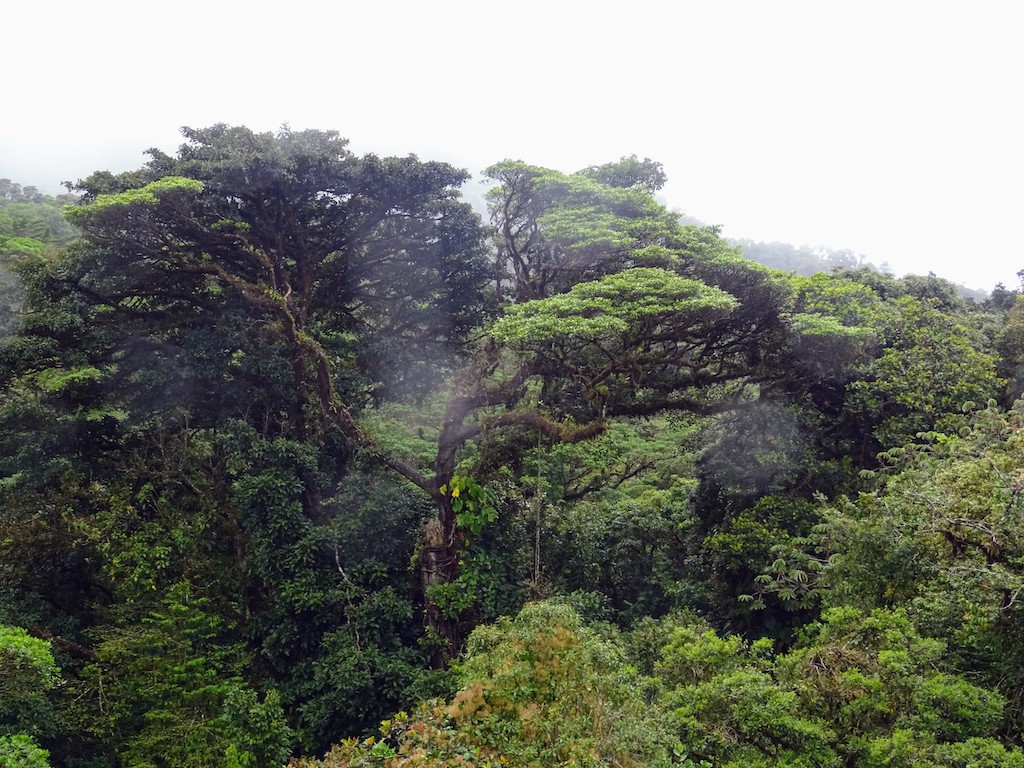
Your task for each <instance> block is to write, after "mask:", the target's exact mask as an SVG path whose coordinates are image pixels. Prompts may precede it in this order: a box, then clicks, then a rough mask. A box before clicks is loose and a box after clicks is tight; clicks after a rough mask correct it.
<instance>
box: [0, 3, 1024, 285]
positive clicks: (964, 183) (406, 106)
mask: <svg viewBox="0 0 1024 768" xmlns="http://www.w3.org/2000/svg"><path fill="white" fill-rule="evenodd" d="M8 5H9V6H14V7H13V8H11V7H6V8H5V10H4V12H3V19H2V22H0V24H2V26H3V31H4V34H3V37H4V44H3V49H4V71H5V76H4V85H3V88H2V90H0V93H2V102H0V103H3V105H4V107H5V109H4V116H3V119H2V120H0V177H4V176H5V177H8V178H11V179H13V180H15V181H18V182H20V183H22V184H35V185H36V186H38V187H40V188H42V189H44V190H45V191H47V192H59V191H61V190H60V187H59V182H60V181H62V180H64V179H74V178H79V177H81V176H84V175H86V174H88V173H90V172H91V171H93V170H98V169H109V170H112V171H120V170H127V169H129V168H135V167H138V166H139V165H141V164H142V162H144V157H143V156H142V150H144V149H145V148H146V147H149V146H158V147H160V148H162V149H165V150H167V151H173V150H174V149H175V148H176V147H177V145H178V144H179V143H180V135H179V134H178V128H179V127H180V126H182V125H192V126H199V127H201V126H206V125H210V124H212V123H215V122H227V123H233V124H245V125H248V126H250V127H251V128H254V129H258V130H274V129H276V128H278V127H279V126H280V125H281V124H283V123H288V124H290V125H291V127H292V128H296V129H301V128H323V129H335V130H338V131H339V132H340V133H341V134H342V135H343V136H347V137H348V138H350V139H351V141H352V148H353V149H354V150H356V151H358V152H366V151H374V152H378V153H381V154H407V153H409V152H415V153H417V154H419V155H420V156H421V157H422V158H425V159H442V160H449V161H452V162H455V163H457V164H459V165H461V166H463V167H466V168H468V169H469V170H470V171H472V172H473V173H475V174H476V173H478V172H479V171H480V170H481V169H483V168H484V167H486V166H487V165H490V164H491V163H494V162H497V161H498V160H502V159H504V158H517V159H522V160H526V161H528V162H531V163H534V164H538V165H546V166H549V167H553V168H558V169H560V170H565V171H572V170H577V169H579V168H581V167H584V166H587V165H591V164H596V163H603V162H608V161H612V160H616V159H618V158H619V157H621V156H623V155H629V154H634V153H635V154H637V155H640V156H641V157H644V156H649V157H652V158H654V159H656V160H660V161H661V162H662V163H664V165H665V168H666V171H667V172H668V175H669V184H668V186H667V187H666V189H665V190H664V195H665V196H666V197H667V199H668V201H669V204H670V205H671V206H673V207H676V208H679V209H681V210H683V211H685V212H686V213H688V214H691V215H693V216H696V217H698V218H700V219H702V220H704V221H706V222H708V223H713V224H721V225H723V227H724V230H723V231H724V234H725V235H727V236H729V237H737V238H739V237H749V238H752V239H756V240H779V241H784V242H791V243H794V244H812V245H826V246H829V247H833V248H849V249H852V250H854V251H859V252H862V253H864V254H865V255H866V256H867V258H868V259H869V260H870V261H872V262H874V263H876V264H880V263H881V262H888V263H889V264H890V266H891V267H892V268H893V269H894V270H895V271H896V272H897V273H903V272H907V271H914V272H919V273H925V272H928V271H929V270H931V271H934V272H936V273H937V274H939V275H941V276H943V277H948V278H950V279H953V280H955V281H957V282H962V283H965V284H967V285H969V286H971V287H976V288H984V289H991V288H992V286H993V285H994V284H995V283H996V282H997V281H1003V282H1004V283H1006V284H1007V285H1008V286H1011V287H1015V286H1016V285H1017V278H1016V272H1017V270H1018V269H1021V268H1024V248H1022V247H1021V244H1020V241H1021V232H1020V230H1021V221H1020V217H1021V214H1022V211H1024V186H1022V183H1024V98H1022V97H1024V84H1022V76H1024V44H1022V43H1024V41H1022V39H1021V36H1022V31H1024V24H1022V22H1024V4H1022V3H1019V2H1012V1H1010V0H1007V1H1006V2H984V1H981V2H972V3H966V2H960V3H952V2H944V1H943V0H932V1H931V2H911V1H910V0H902V1H901V0H887V1H886V2H871V1H867V0H861V1H860V2H856V3H845V2H844V3H839V2H825V1H824V0H816V1H814V2H780V1H778V0H776V1H773V2H765V1H764V0H761V1H749V2H725V1H724V0H718V1H715V0H708V1H707V2H671V1H670V0H661V2H653V1H650V0H632V1H631V2H615V3H612V2H603V1H599V0H592V1H591V2H576V1H575V0H545V1H544V2H536V1H535V0H517V1H516V2H500V3H499V2H493V1H491V2H488V1H487V0H467V1H465V2H456V1H446V0H435V2H431V3H428V2H413V1H412V0H393V1H392V2H386V1H385V0H377V1H376V2H372V3H371V2H368V1H365V0H361V1H360V2H359V3H353V2H346V1H345V0H334V2H331V1H330V0H320V2H311V1H310V0H289V2H286V3H280V4H278V5H273V6H272V5H269V4H266V3H260V2H254V1H253V0H249V1H248V2H237V1H234V0H232V1H227V0H204V1H203V2H197V1H196V0H174V1H173V2H170V1H169V0H145V1H143V0H131V2H114V1H113V0H90V2H83V1H82V0H73V2H71V1H69V0H50V1H49V2H45V1H43V0H40V1H39V2H33V1H32V0H13V2H11V3H9V4H8Z"/></svg>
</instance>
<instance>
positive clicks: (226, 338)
mask: <svg viewBox="0 0 1024 768" xmlns="http://www.w3.org/2000/svg"><path fill="white" fill-rule="evenodd" d="M183 135H184V143H183V144H182V146H181V147H180V148H179V150H178V151H177V153H176V154H174V155H169V154H166V153H163V152H160V151H157V150H150V151H149V160H148V162H147V163H146V164H145V165H143V166H142V167H141V168H139V169H137V170H134V171H129V172H126V173H121V174H112V173H109V172H106V171H100V172H97V173H95V174H93V175H91V176H89V177H88V178H86V179H82V180H80V181H78V182H76V183H75V184H74V185H72V190H71V192H72V193H73V194H69V195H63V196H60V197H58V198H54V197H50V196H47V195H42V194H40V193H39V192H38V191H37V190H35V189H34V188H33V187H22V186H20V185H19V184H15V183H13V182H10V181H9V180H2V181H0V329H2V337H0V387H2V389H3V396H2V398H0V424H2V429H0V764H3V765H8V764H9V765H17V766H33V767H35V766H47V765H52V766H69V767H72V768H106V767H111V768H119V767H120V766H154V767H159V768H164V766H166V767H167V768H172V767H175V766H222V767H223V768H264V767H265V766H283V765H285V764H287V763H289V761H291V764H292V765H295V766H304V767H306V768H314V767H316V768H320V767H321V766H323V767H324V768H327V767H328V766H329V767H331V768H341V767H342V766H346V767H347V766H370V765H384V766H392V767H393V768H397V767H399V766H402V767H404V766H414V765H419V766H438V767H440V766H449V765H463V766H474V765H477V766H487V765H492V766H493V765H517V766H553V765H565V766H569V765H575V766H684V767H692V766H736V767H737V768H739V766H777V767H778V768H783V767H784V766H787V767H788V766H836V767H837V768H838V767H839V766H865V767H868V768H871V767H874V766H907V767H908V768H909V767H910V766H942V767H943V768H945V767H946V766H948V767H949V768H967V766H979V767H980V766H990V765H991V766H996V765H999V766H1018V765H1024V752H1022V751H1021V747H1022V744H1021V740H1020V730H1021V729H1020V722H1021V717H1022V713H1024V674H1022V672H1021V670H1022V669H1024V641H1022V638H1024V624H1022V619H1024V613H1022V608H1021V600H1020V596H1021V592H1022V590H1024V581H1022V575H1024V572H1022V563H1024V552H1022V551H1021V549H1020V546H1019V545H1020V541H1021V538H1022V536H1021V524H1020V520H1021V513H1022V511H1024V508H1022V506H1021V505H1022V501H1021V499H1022V496H1021V493H1022V491H1024V475H1022V472H1024V470H1022V469H1021V467H1024V455H1021V444H1020V438H1019V435H1020V434H1022V433H1021V431H1020V430H1021V427H1022V424H1024V422H1022V419H1024V414H1022V411H1021V406H1020V405H1019V404H1016V403H1015V400H1016V398H1017V396H1019V395H1020V393H1021V390H1022V386H1024V385H1022V383H1021V382H1022V371H1024V335H1022V322H1021V317H1022V314H1021V313H1022V312H1024V310H1022V306H1024V304H1022V300H1021V298H1020V293H1021V292H1020V290H1019V289H1016V288H1011V289H1008V288H1006V286H997V287H996V289H995V290H994V291H993V293H992V294H991V296H990V297H989V298H987V299H985V300H984V301H975V300H973V299H970V298H964V297H963V296H961V295H960V293H959V292H958V291H957V289H956V286H953V285H951V284H950V283H948V282H947V281H944V280H941V279H940V278H937V277H935V276H934V275H929V276H926V277H920V276H908V277H905V278H895V277H893V276H892V275H889V274H886V273H884V272H878V271H876V270H873V269H869V268H866V267H865V266H864V265H863V264H862V263H861V262H860V261H859V260H857V259H850V260H846V261H842V263H838V262H837V263H836V264H835V265H833V266H834V267H835V268H834V269H833V270H832V271H831V272H816V273H813V274H796V272H797V270H795V269H793V270H789V269H775V268H773V267H771V266H766V265H764V264H759V263H755V262H754V261H751V260H749V259H747V258H745V257H744V256H743V254H742V252H741V250H740V249H739V248H737V247H736V246H734V245H731V244H730V243H728V242H727V241H725V240H724V239H722V238H721V237H720V235H719V233H718V231H717V229H715V228H713V227H706V226H703V225H699V224H692V223H685V220H684V219H682V218H681V217H680V216H679V215H678V214H676V213H673V212H671V211H669V210H667V209H666V208H665V207H664V206H662V205H661V204H660V203H659V202H658V201H657V200H656V199H655V198H654V196H653V195H654V193H655V192H656V191H657V190H658V189H660V188H661V186H662V185H663V184H664V183H665V180H666V177H665V174H664V170H663V169H662V167H661V165H660V164H659V163H657V162H656V161H654V160H650V159H648V158H644V159H642V160H641V159H639V158H637V157H636V156H632V157H625V158H622V159H620V160H618V161H615V162H611V163H607V164H604V165H592V166H589V167H587V168H584V169H581V170H580V171H578V172H575V173H567V172H563V171H558V170H554V169H549V168H543V167H540V166H534V165H529V164H528V163H526V162H524V161H518V160H505V161H502V162H499V163H497V164H495V165H493V166H491V167H490V168H488V169H486V171H485V172H484V175H485V177H486V179H487V180H488V181H489V183H490V185H491V187H490V191H489V192H488V193H487V196H486V206H487V210H486V212H485V213H484V215H481V213H483V212H478V211H475V210H474V209H473V208H472V207H471V206H470V205H469V204H468V203H467V202H466V201H464V200H463V199H462V197H461V195H460V188H461V186H462V185H463V184H464V183H465V182H466V181H467V179H468V178H469V176H468V173H467V172H465V171H463V170H460V169H457V168H454V167H452V166H450V165H448V164H446V163H441V162H434V161H425V160H420V159H419V158H417V157H415V156H413V155H409V156H406V157H378V156H375V155H372V154H368V155H362V156H360V155H357V154H355V153H353V152H352V151H351V150H350V149H349V147H348V143H347V142H346V140H345V139H343V138H342V137H341V136H340V135H339V134H337V133H336V132H333V131H292V130H289V129H287V128H285V129H282V130H281V131H279V132H278V133H276V134H270V133H256V132H253V131H251V130H249V129H247V128H244V127H237V126H227V125H215V126H211V127H209V128H203V129H193V128H186V129H183ZM776 250H778V249H776ZM5 761H6V762H5Z"/></svg>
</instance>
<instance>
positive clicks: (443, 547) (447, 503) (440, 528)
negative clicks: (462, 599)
mask: <svg viewBox="0 0 1024 768" xmlns="http://www.w3.org/2000/svg"><path fill="white" fill-rule="evenodd" d="M435 498H436V500H437V507H438V509H437V512H438V514H437V517H436V518H434V519H433V520H431V521H430V522H429V523H427V525H426V528H425V530H424V537H423V538H424V543H423V549H422V551H421V552H420V558H419V569H420V583H421V584H422V586H423V599H424V602H425V605H426V608H425V612H424V619H425V622H426V625H427V629H428V630H429V632H430V634H431V635H432V636H433V637H434V638H436V639H437V641H438V643H439V646H438V649H437V650H436V651H435V653H434V655H433V658H432V659H431V665H432V666H433V667H434V668H435V669H442V668H444V667H447V666H448V664H449V663H451V660H452V659H453V658H454V657H455V654H456V653H458V650H459V646H460V644H461V637H460V636H459V622H458V619H457V618H456V617H454V616H452V615H451V613H450V611H445V610H444V608H443V607H442V606H441V605H439V604H438V602H437V600H436V599H435V597H434V595H433V594H432V588H433V587H437V586H439V585H442V584H448V583H451V582H453V581H455V579H457V578H458V575H459V552H458V544H457V542H456V540H455V514H454V512H453V511H452V500H451V497H450V496H447V495H445V494H440V493H439V494H438V495H437V497H435Z"/></svg>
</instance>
